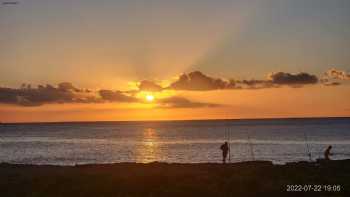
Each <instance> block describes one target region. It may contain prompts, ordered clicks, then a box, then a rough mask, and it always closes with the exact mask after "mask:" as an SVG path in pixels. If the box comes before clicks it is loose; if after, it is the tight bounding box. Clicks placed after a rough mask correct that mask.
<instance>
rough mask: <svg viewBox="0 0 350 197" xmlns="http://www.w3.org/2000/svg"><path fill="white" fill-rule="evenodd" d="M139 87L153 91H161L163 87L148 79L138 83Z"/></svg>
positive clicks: (142, 89)
mask: <svg viewBox="0 0 350 197" xmlns="http://www.w3.org/2000/svg"><path fill="white" fill-rule="evenodd" d="M138 88H139V90H141V91H151V92H159V91H161V90H162V89H163V88H162V87H161V86H160V85H158V84H156V83H155V82H153V81H148V80H143V81H141V82H140V84H139V85H138Z"/></svg>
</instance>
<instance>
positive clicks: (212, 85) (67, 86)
mask: <svg viewBox="0 0 350 197" xmlns="http://www.w3.org/2000/svg"><path fill="white" fill-rule="evenodd" d="M348 79H350V74H349V73H346V72H344V71H339V70H336V69H330V70H328V71H327V72H326V73H325V74H324V77H323V78H322V79H319V78H318V77H317V76H315V75H312V74H308V73H303V72H302V73H296V74H291V73H285V72H276V73H272V74H270V75H269V76H268V77H267V79H264V80H256V79H251V80H234V79H231V80H225V79H220V78H214V77H210V76H207V75H205V74H203V73H201V72H199V71H194V72H190V73H188V74H182V75H180V77H179V78H178V79H177V80H176V81H174V82H173V83H171V84H170V85H169V86H168V87H161V86H160V85H158V84H157V83H155V82H153V81H148V80H144V81H141V82H140V83H139V85H138V88H139V90H137V91H133V93H131V91H126V92H123V91H113V90H99V91H97V92H96V91H91V90H89V89H80V88H76V87H75V86H73V85H72V84H71V83H69V82H63V83H60V84H58V85H57V86H52V85H45V86H43V85H39V86H37V87H35V88H33V87H31V85H27V84H23V85H22V86H21V87H20V88H18V89H16V88H6V87H0V103H3V104H13V105H19V106H40V105H43V104H50V103H106V102H124V103H144V102H145V101H144V99H139V98H137V97H135V92H136V93H137V92H138V91H152V92H156V91H162V90H167V89H172V90H187V91H209V90H222V89H261V88H273V87H280V86H290V87H302V86H304V85H312V84H323V85H326V86H336V85H340V82H339V81H332V80H348ZM156 104H157V105H158V107H161V108H196V107H217V106H220V105H217V104H213V103H201V102H194V101H191V100H189V99H187V98H184V97H178V96H173V97H169V98H163V99H158V100H157V102H156Z"/></svg>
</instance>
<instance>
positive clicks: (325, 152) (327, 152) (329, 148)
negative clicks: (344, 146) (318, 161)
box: [324, 146, 332, 160]
mask: <svg viewBox="0 0 350 197" xmlns="http://www.w3.org/2000/svg"><path fill="white" fill-rule="evenodd" d="M331 149H332V146H328V148H327V149H326V150H325V151H324V159H325V160H330V158H329V156H330V155H332V153H331Z"/></svg>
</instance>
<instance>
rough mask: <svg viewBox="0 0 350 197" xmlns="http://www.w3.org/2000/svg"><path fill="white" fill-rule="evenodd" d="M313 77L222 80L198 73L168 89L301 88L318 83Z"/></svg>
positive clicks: (185, 76)
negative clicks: (283, 86) (284, 86)
mask: <svg viewBox="0 0 350 197" xmlns="http://www.w3.org/2000/svg"><path fill="white" fill-rule="evenodd" d="M318 81H319V80H318V78H317V77H316V76H315V75H311V74H308V73H297V74H290V73H284V72H277V73H272V74H270V75H269V77H268V79H266V80H256V79H252V80H234V79H231V80H224V79H220V78H213V77H209V76H207V75H204V74H203V73H201V72H199V71H195V72H191V73H189V74H182V75H181V76H180V77H179V79H178V80H177V81H175V82H174V83H172V84H171V85H170V86H169V87H168V88H169V89H175V90H197V91H203V90H220V89H258V88H271V87H279V86H282V85H286V86H293V87H294V86H303V85H308V84H316V83H318Z"/></svg>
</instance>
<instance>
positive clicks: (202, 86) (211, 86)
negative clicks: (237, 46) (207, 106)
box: [169, 71, 234, 91]
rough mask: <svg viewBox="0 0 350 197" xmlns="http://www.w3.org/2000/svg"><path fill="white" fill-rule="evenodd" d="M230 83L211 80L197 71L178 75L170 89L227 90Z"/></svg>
mask: <svg viewBox="0 0 350 197" xmlns="http://www.w3.org/2000/svg"><path fill="white" fill-rule="evenodd" d="M232 85H234V84H232ZM229 86H230V83H229V82H228V81H224V80H222V79H219V78H212V77H209V76H206V75H204V74H203V73H201V72H199V71H194V72H190V73H189V74H182V75H180V77H179V79H178V80H176V81H175V82H173V83H172V84H170V86H169V88H170V89H175V90H197V91H200V90H202V91H203V90H217V89H227V88H229Z"/></svg>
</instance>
